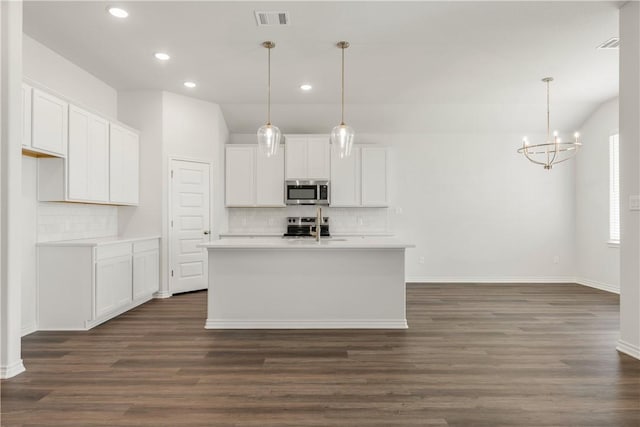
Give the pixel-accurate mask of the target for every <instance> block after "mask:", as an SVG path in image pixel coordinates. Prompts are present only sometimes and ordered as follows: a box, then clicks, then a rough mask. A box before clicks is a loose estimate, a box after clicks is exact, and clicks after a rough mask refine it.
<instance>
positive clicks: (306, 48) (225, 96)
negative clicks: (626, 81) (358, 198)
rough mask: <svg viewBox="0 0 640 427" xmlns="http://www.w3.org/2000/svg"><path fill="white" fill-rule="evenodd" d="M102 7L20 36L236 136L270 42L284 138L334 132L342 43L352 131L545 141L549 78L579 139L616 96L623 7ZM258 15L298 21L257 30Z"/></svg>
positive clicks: (256, 104)
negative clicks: (182, 104) (216, 120)
mask: <svg viewBox="0 0 640 427" xmlns="http://www.w3.org/2000/svg"><path fill="white" fill-rule="evenodd" d="M107 4H108V3H106V2H94V1H87V2H57V1H54V2H50V1H45V2H35V1H28V2H26V3H25V4H24V30H25V32H26V33H27V34H28V35H30V36H31V37H33V38H35V39H36V40H38V41H40V42H41V43H43V44H45V45H47V46H48V47H50V48H51V49H53V50H55V51H57V52H58V53H60V54H61V55H63V56H65V57H66V58H68V59H69V60H71V61H73V62H75V63H76V64H78V65H79V66H81V67H83V68H85V69H86V70H88V71H90V72H91V73H93V74H94V75H96V76H97V77H99V78H100V79H102V80H104V81H105V82H107V83H108V84H110V85H112V86H113V87H115V88H116V89H118V90H130V89H163V90H168V91H172V92H176V93H182V94H189V95H191V96H194V97H197V98H201V99H205V100H209V101H212V102H215V103H218V104H220V105H221V107H222V109H223V112H224V114H225V118H226V120H227V122H228V125H229V128H230V130H231V131H232V132H234V133H253V132H255V130H256V129H257V128H258V126H260V124H261V123H262V122H263V121H264V120H265V115H266V111H265V110H266V108H265V102H266V59H267V57H266V50H265V49H264V48H262V47H261V46H260V44H261V42H262V41H264V40H273V41H275V42H276V43H277V47H276V48H275V49H274V50H273V52H272V78H273V83H272V87H273V97H272V100H273V103H274V106H273V113H272V121H273V122H274V124H276V125H278V126H279V127H280V128H281V129H282V130H283V132H289V133H291V132H329V130H330V129H331V127H332V126H334V125H335V124H337V122H338V121H339V114H340V111H339V100H340V50H339V49H338V48H337V47H336V46H335V43H336V42H337V41H339V40H348V41H350V42H351V48H349V49H348V50H347V51H346V73H347V82H346V90H347V93H346V102H347V104H348V105H347V112H346V115H347V116H346V119H347V120H346V121H347V122H348V123H350V124H351V125H352V126H353V127H354V128H355V129H356V132H367V133H368V132H389V133H392V132H393V133H395V132H407V133H410V132H483V131H499V132H517V133H520V132H528V133H531V132H534V131H536V130H543V128H544V120H545V115H544V114H545V106H544V103H545V88H544V85H543V84H542V83H541V82H540V79H541V78H542V77H545V76H548V75H550V76H553V77H555V79H556V81H555V83H554V84H553V86H552V120H553V122H554V123H555V125H556V126H555V127H559V128H566V130H567V131H572V130H573V128H575V127H576V126H578V125H580V124H581V123H582V122H583V121H584V119H586V117H587V115H588V114H589V113H590V112H591V111H593V109H594V108H596V106H597V105H599V104H600V103H602V102H603V101H605V100H607V99H610V98H612V97H614V96H616V95H617V93H618V53H617V51H599V50H597V49H596V46H597V45H599V44H600V43H602V42H603V41H605V40H607V39H609V38H610V37H612V36H617V34H618V4H617V3H616V2H591V1H587V2H554V3H551V2H256V3H253V2H164V1H159V2H155V1H145V2H118V4H119V5H123V7H124V8H126V9H127V10H128V11H129V13H130V16H129V18H127V19H124V20H118V19H115V18H113V17H111V16H110V15H109V14H108V13H106V11H105V8H106V6H107ZM254 10H286V11H289V13H290V17H291V21H292V23H291V25H290V26H287V27H275V28H274V27H271V28H270V27H261V28H258V27H257V26H256V23H255V18H254V15H253V12H254ZM156 51H165V52H167V53H169V54H170V55H171V57H172V58H171V60H170V61H169V62H168V63H160V62H159V61H157V60H156V59H154V58H153V53H154V52H156ZM185 80H194V81H196V82H197V83H198V87H197V88H196V89H194V90H188V89H186V88H184V87H183V86H182V82H183V81H185ZM304 82H309V83H311V84H312V85H313V90H312V91H310V92H302V91H301V90H300V89H299V86H300V84H301V83H304Z"/></svg>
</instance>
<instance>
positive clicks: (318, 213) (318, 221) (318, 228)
mask: <svg viewBox="0 0 640 427" xmlns="http://www.w3.org/2000/svg"><path fill="white" fill-rule="evenodd" d="M309 232H310V233H311V236H312V237H315V239H316V242H319V241H320V235H321V234H322V208H321V207H320V206H318V210H317V211H316V231H313V226H310V227H309Z"/></svg>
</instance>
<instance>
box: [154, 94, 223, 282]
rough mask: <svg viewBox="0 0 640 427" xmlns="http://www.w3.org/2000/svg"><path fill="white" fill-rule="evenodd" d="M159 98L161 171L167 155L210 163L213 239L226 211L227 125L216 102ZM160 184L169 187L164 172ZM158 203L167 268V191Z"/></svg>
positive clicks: (171, 97)
mask: <svg viewBox="0 0 640 427" xmlns="http://www.w3.org/2000/svg"><path fill="white" fill-rule="evenodd" d="M162 98H163V102H162V135H163V150H164V158H163V170H165V171H168V170H169V158H170V157H180V158H187V159H196V160H202V161H208V162H210V163H211V166H212V175H213V176H212V178H213V188H212V189H211V204H212V211H211V238H212V239H216V238H217V237H218V234H219V233H220V231H223V230H226V229H227V212H226V210H225V208H224V145H225V144H226V143H227V142H228V141H229V130H228V128H227V124H226V122H225V120H224V117H223V115H222V111H221V110H220V107H219V106H218V105H217V104H213V103H210V102H206V101H201V100H198V99H194V98H189V97H186V96H182V95H178V94H175V93H171V92H163V93H162ZM163 187H164V188H166V189H168V188H169V176H168V173H165V174H163ZM162 205H163V218H162V223H163V225H164V232H163V237H165V238H164V239H163V257H162V258H163V259H162V265H163V266H166V268H167V269H168V267H169V260H168V256H167V254H168V239H167V238H166V237H167V236H168V235H169V228H168V217H169V210H168V191H165V192H164V193H163V202H162ZM163 273H166V271H163ZM163 275H164V276H166V274H163ZM163 290H164V291H167V290H169V287H168V283H167V281H166V280H163V282H162V284H161V291H163Z"/></svg>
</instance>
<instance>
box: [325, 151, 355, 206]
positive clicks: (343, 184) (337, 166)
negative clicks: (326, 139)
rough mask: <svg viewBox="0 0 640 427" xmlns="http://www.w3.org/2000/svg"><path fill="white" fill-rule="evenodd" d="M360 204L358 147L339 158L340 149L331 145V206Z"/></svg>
mask: <svg viewBox="0 0 640 427" xmlns="http://www.w3.org/2000/svg"><path fill="white" fill-rule="evenodd" d="M359 205H360V147H353V149H352V151H351V155H350V156H349V157H345V158H342V159H341V158H340V149H339V148H338V147H337V146H335V145H334V146H332V147H331V206H337V207H340V206H359Z"/></svg>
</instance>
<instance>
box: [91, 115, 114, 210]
mask: <svg viewBox="0 0 640 427" xmlns="http://www.w3.org/2000/svg"><path fill="white" fill-rule="evenodd" d="M87 164H88V168H89V169H88V181H89V196H88V197H89V200H91V201H96V202H108V201H109V122H108V121H106V120H104V119H102V118H100V117H98V116H96V115H93V114H92V115H91V116H90V118H89V152H88V161H87Z"/></svg>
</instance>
